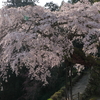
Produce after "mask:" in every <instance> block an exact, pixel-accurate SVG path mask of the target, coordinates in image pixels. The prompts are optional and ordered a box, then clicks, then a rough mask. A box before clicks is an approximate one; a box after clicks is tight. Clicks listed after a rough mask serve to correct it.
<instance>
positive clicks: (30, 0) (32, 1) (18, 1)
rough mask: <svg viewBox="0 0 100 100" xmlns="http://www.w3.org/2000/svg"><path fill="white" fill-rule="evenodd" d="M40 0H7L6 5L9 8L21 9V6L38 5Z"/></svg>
mask: <svg viewBox="0 0 100 100" xmlns="http://www.w3.org/2000/svg"><path fill="white" fill-rule="evenodd" d="M36 2H38V0H7V2H6V3H5V4H6V5H7V6H8V7H12V6H13V7H19V6H26V5H33V6H34V5H36Z"/></svg>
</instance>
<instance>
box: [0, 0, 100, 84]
mask: <svg viewBox="0 0 100 100" xmlns="http://www.w3.org/2000/svg"><path fill="white" fill-rule="evenodd" d="M85 1H86V2H78V3H76V4H74V5H72V4H69V3H64V2H63V4H62V6H61V8H60V10H59V11H55V12H51V11H50V10H49V9H44V8H43V7H40V6H35V7H31V6H25V7H19V8H7V7H5V8H3V9H1V10H0V47H1V49H0V51H1V52H0V77H1V78H3V79H4V80H5V81H7V72H8V71H7V66H8V64H9V65H10V68H11V70H12V71H13V72H15V73H16V75H18V74H19V73H20V69H22V67H23V66H25V67H26V68H27V69H28V77H30V79H31V80H33V79H35V80H39V81H41V82H43V85H46V84H48V81H47V77H51V74H50V73H51V72H50V69H52V68H53V67H55V66H59V65H60V64H61V62H64V61H65V63H66V64H67V66H72V65H71V63H73V61H75V59H74V56H73V55H75V45H74V43H76V44H77V43H78V44H82V47H81V50H82V52H84V54H85V55H86V56H88V55H93V57H94V58H95V57H97V56H98V47H99V43H100V13H99V12H100V11H99V10H100V2H98V3H94V4H93V5H91V4H90V3H89V2H87V0H85ZM26 17H27V18H28V19H25V18H26ZM76 41H77V42H76ZM77 48H78V47H77ZM76 58H77V57H76ZM70 59H72V60H70ZM78 61H79V60H77V62H74V63H78ZM67 73H68V69H67Z"/></svg>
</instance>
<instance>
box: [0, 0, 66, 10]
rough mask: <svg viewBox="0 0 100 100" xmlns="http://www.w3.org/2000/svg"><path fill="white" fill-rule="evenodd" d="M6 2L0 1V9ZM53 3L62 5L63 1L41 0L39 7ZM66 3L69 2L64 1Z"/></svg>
mask: <svg viewBox="0 0 100 100" xmlns="http://www.w3.org/2000/svg"><path fill="white" fill-rule="evenodd" d="M4 1H6V0H0V8H1V7H2V5H3V3H2V2H4ZM51 1H53V3H56V4H58V5H60V4H61V2H62V1H63V0H39V3H38V5H41V6H44V5H45V4H46V3H47V2H51ZM64 1H65V2H67V1H68V0H64Z"/></svg>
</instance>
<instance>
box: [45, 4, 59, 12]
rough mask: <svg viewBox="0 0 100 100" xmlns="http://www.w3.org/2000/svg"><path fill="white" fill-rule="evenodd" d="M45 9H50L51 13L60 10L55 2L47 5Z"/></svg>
mask: <svg viewBox="0 0 100 100" xmlns="http://www.w3.org/2000/svg"><path fill="white" fill-rule="evenodd" d="M45 7H48V8H49V9H50V10H51V11H57V10H59V6H58V5H57V4H55V3H53V2H49V3H46V4H45Z"/></svg>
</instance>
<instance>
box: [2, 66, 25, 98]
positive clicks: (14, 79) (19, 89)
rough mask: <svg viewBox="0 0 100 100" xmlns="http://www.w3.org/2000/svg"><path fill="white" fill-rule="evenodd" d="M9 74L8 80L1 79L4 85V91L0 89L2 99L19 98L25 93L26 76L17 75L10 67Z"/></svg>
mask: <svg viewBox="0 0 100 100" xmlns="http://www.w3.org/2000/svg"><path fill="white" fill-rule="evenodd" d="M7 67H9V66H7ZM9 75H10V77H9ZM7 76H8V82H5V81H3V80H2V79H1V80H0V81H1V82H2V86H3V91H0V100H17V99H18V98H19V97H21V96H22V95H23V94H24V91H23V82H24V78H22V77H21V76H16V74H15V73H14V72H12V71H11V69H10V68H9V70H8V75H7ZM18 100H19V99H18ZM23 100H24V98H23Z"/></svg>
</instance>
